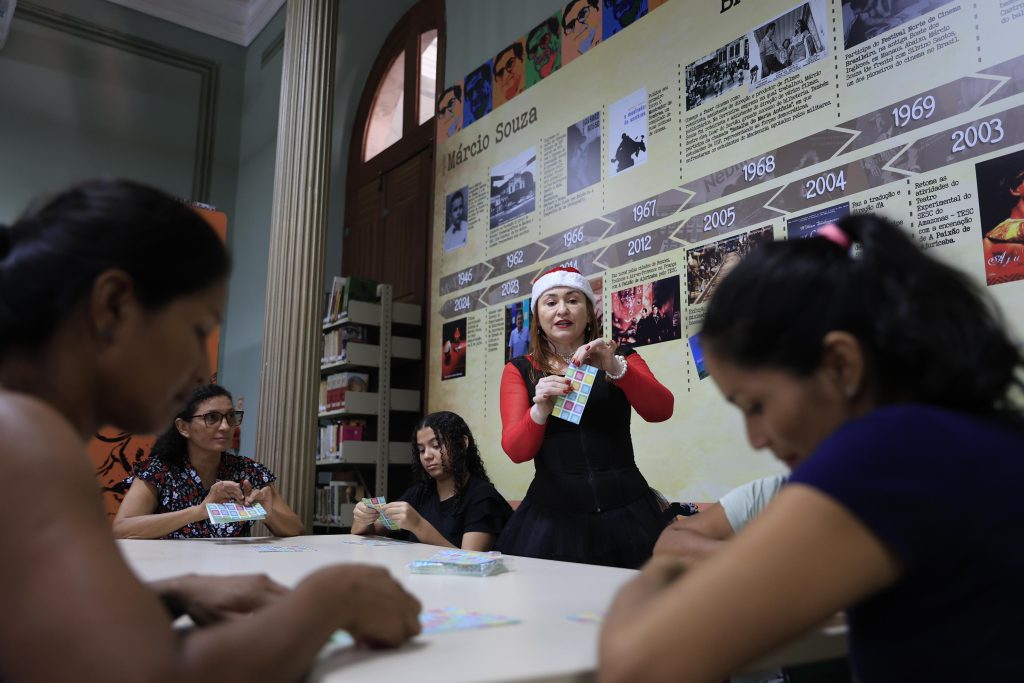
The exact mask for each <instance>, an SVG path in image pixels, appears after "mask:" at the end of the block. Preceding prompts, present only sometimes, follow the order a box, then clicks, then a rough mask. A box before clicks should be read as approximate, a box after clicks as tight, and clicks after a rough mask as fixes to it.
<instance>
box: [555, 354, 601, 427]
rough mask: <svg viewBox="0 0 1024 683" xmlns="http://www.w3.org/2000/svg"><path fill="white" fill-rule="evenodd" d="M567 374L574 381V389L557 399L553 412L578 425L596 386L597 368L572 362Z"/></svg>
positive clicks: (556, 415) (566, 371)
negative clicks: (576, 364)
mask: <svg viewBox="0 0 1024 683" xmlns="http://www.w3.org/2000/svg"><path fill="white" fill-rule="evenodd" d="M565 376H566V378H567V379H568V380H569V381H570V382H572V391H571V392H569V393H568V394H567V395H565V396H559V397H558V398H556V399H555V408H554V410H552V411H551V414H552V415H554V416H555V417H560V418H562V419H563V420H568V421H569V422H572V423H573V424H577V425H578V424H579V423H580V418H582V417H583V407H584V406H586V405H587V400H588V399H589V398H590V390H591V389H592V388H593V387H594V379H595V378H596V377H597V368H595V367H594V366H593V365H581V366H579V367H576V366H575V365H572V364H570V365H569V367H568V368H566V370H565Z"/></svg>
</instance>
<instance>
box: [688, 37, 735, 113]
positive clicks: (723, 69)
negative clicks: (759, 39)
mask: <svg viewBox="0 0 1024 683" xmlns="http://www.w3.org/2000/svg"><path fill="white" fill-rule="evenodd" d="M749 71H750V38H748V37H747V36H743V37H742V38H737V39H736V40H734V41H732V42H731V43H728V44H726V45H723V46H722V47H720V48H718V49H717V50H715V51H714V52H712V53H711V54H707V55H704V56H703V57H701V58H700V59H698V60H696V61H694V62H691V63H690V64H687V65H686V111H690V110H691V109H695V108H696V107H699V106H700V105H702V104H704V103H705V102H710V101H711V100H713V99H715V98H717V97H721V96H722V95H724V94H725V93H727V92H729V91H730V90H733V89H734V88H738V87H739V86H741V85H743V84H744V83H745V82H746V81H747V80H748V78H749V76H748V74H749Z"/></svg>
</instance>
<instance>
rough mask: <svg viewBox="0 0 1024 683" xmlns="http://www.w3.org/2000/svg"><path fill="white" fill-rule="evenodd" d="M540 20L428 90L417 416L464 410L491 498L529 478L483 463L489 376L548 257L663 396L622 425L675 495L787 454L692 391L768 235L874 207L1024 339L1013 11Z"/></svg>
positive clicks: (639, 5)
mask: <svg viewBox="0 0 1024 683" xmlns="http://www.w3.org/2000/svg"><path fill="white" fill-rule="evenodd" d="M553 10H555V11H554V13H553V14H552V15H551V16H550V17H546V18H544V17H539V18H538V23H537V25H536V27H535V28H534V29H531V31H528V32H527V33H526V34H525V35H524V36H522V37H521V38H520V39H519V40H517V41H513V42H512V43H511V44H510V45H509V46H506V47H501V48H500V49H498V50H495V53H494V54H493V55H491V56H488V57H486V59H485V61H484V63H483V64H481V66H480V67H478V68H477V69H474V70H473V71H471V72H470V74H467V75H466V77H465V78H463V79H461V80H459V81H457V82H456V83H453V84H451V85H449V87H448V88H447V89H446V90H445V91H444V92H443V93H442V94H441V96H440V97H439V99H438V118H437V123H438V154H437V156H436V163H437V168H436V178H437V185H436V191H437V196H436V198H435V224H437V225H443V226H445V230H444V233H440V231H439V234H438V239H437V240H436V243H435V244H434V246H433V254H432V259H433V272H435V273H439V274H440V277H438V278H437V279H436V280H435V282H434V283H433V287H435V289H434V290H433V291H432V297H431V300H432V301H433V305H432V310H431V312H430V314H431V317H432V323H433V325H432V329H434V330H440V331H441V333H440V335H437V338H436V339H431V340H430V359H431V371H430V383H431V392H430V395H431V406H430V409H431V410H439V409H448V410H454V411H456V412H458V413H460V414H462V415H463V416H464V417H465V418H466V419H467V421H468V422H469V424H470V426H471V427H472V429H473V431H474V434H476V436H477V439H478V441H479V442H480V443H481V447H482V452H483V454H484V457H485V460H486V461H487V465H488V468H489V470H490V472H491V474H492V478H493V479H494V480H495V483H496V485H497V486H498V487H499V489H500V490H501V491H502V492H503V493H504V494H505V495H506V496H507V497H509V498H520V497H522V495H523V494H524V493H525V488H526V486H527V484H528V483H529V481H530V479H531V478H532V474H533V471H532V466H531V465H529V464H523V465H514V464H512V463H511V462H509V461H508V459H507V458H506V457H505V456H504V454H503V453H502V452H501V448H500V436H501V421H500V415H499V412H498V388H499V384H500V376H501V371H502V369H503V367H504V365H505V363H506V362H507V361H508V359H509V358H510V357H511V355H512V354H513V353H515V352H519V351H521V348H522V346H521V339H519V338H518V337H521V333H519V332H518V331H517V330H518V328H517V316H520V317H525V318H527V319H526V321H525V323H526V327H527V329H528V326H529V321H528V316H529V309H530V306H529V290H530V284H531V281H532V280H533V278H534V277H535V276H536V275H537V274H539V273H540V272H543V271H544V270H546V269H547V268H550V267H552V266H554V265H560V264H566V265H572V266H575V267H577V268H579V269H580V270H581V271H582V272H583V273H584V274H585V275H586V276H587V277H588V278H590V279H591V282H592V283H594V285H595V290H598V291H599V292H600V295H599V298H600V301H601V302H602V309H603V310H602V314H603V315H602V318H603V326H604V330H605V334H606V336H610V337H613V338H615V339H617V340H619V341H620V343H624V344H629V345H632V346H634V347H636V348H637V349H638V350H639V352H640V353H641V355H643V356H644V358H645V359H646V360H647V361H648V363H650V365H651V367H652V369H653V370H654V371H655V374H656V375H657V376H658V377H659V379H661V380H662V381H664V382H665V384H666V385H667V386H668V387H669V388H670V389H672V391H673V393H674V394H675V396H676V407H675V413H674V415H673V417H672V419H671V420H669V421H668V422H666V423H662V424H656V425H648V424H645V423H643V422H642V421H639V420H635V421H634V423H633V427H632V431H633V440H634V444H635V446H636V452H637V461H638V464H639V465H640V468H641V470H642V471H643V472H644V474H645V475H646V476H647V478H648V480H649V481H650V482H651V484H652V486H654V487H655V488H658V489H659V490H661V491H662V492H663V493H665V494H666V496H668V497H669V498H670V499H675V500H715V499H717V497H718V496H720V495H721V494H722V493H724V492H725V491H726V490H728V489H730V488H732V487H733V486H735V485H738V484H740V483H743V482H745V481H748V480H750V479H753V478H756V477H759V476H764V475H767V474H770V473H774V472H777V471H779V469H780V467H781V466H780V465H778V464H777V463H775V461H774V460H773V459H772V458H771V457H770V455H768V454H765V453H754V452H752V451H751V449H750V447H749V446H748V445H747V444H746V441H745V434H744V431H743V427H742V422H741V420H740V416H739V415H738V413H736V412H735V410H734V409H732V408H731V407H730V406H729V405H727V404H726V403H725V401H724V400H723V399H722V398H721V397H720V395H719V394H718V392H717V390H716V389H715V388H714V386H713V383H712V382H710V381H704V380H705V378H706V377H707V373H706V370H705V368H704V365H703V354H702V352H701V350H700V341H699V334H700V322H701V318H702V314H703V308H704V306H705V304H706V302H707V300H708V299H709V298H710V296H711V295H712V294H713V292H714V288H715V286H716V285H717V282H718V281H720V279H721V277H722V276H723V274H724V273H726V272H728V270H729V268H730V267H731V266H732V265H733V264H734V263H735V262H736V261H738V260H739V259H740V258H742V256H743V254H745V253H746V252H747V251H749V250H750V249H751V248H753V247H754V246H755V245H756V244H757V243H759V242H761V241H764V240H769V239H800V238H804V237H809V236H812V235H813V234H814V232H815V230H816V229H817V228H818V227H820V226H821V225H824V224H826V223H828V222H831V221H833V220H836V219H838V218H840V217H842V216H844V215H847V214H849V213H851V212H862V211H878V212H880V213H883V214H885V215H887V216H888V217H890V218H892V219H893V220H894V221H895V222H896V223H897V224H898V225H900V226H901V227H902V229H904V230H906V231H907V232H908V234H910V235H912V236H914V237H915V238H916V239H917V241H918V242H919V243H920V245H921V246H922V248H924V249H927V250H928V251H929V253H931V254H932V255H934V256H936V257H937V258H940V259H942V260H944V261H946V262H948V263H951V264H952V265H955V266H957V267H959V268H961V269H962V270H964V271H965V272H967V273H968V274H969V275H970V276H971V277H972V279H974V280H975V281H977V282H978V283H979V285H981V286H987V288H988V290H989V293H990V294H991V295H993V296H994V297H995V298H996V300H997V301H998V303H999V304H1000V306H1001V307H1002V309H1003V310H1004V313H1005V314H1006V318H1007V319H1008V320H1009V321H1010V324H1011V325H1012V326H1013V328H1014V329H1013V332H1014V333H1015V334H1017V335H1019V334H1020V324H1019V323H1018V322H1017V321H1020V320H1024V317H1022V316H1021V315H1020V313H1021V309H1022V305H1021V303H1020V302H1019V300H1020V293H1021V289H1020V288H1021V287H1022V286H1024V285H1022V281H1024V116H1022V115H1021V114H1022V109H1024V44H1021V43H1020V41H1019V40H1016V38H1017V37H1018V36H1019V35H1020V33H1021V31H1022V29H1024V0H994V1H993V2H975V1H972V0H807V1H804V2H794V1H793V0H771V1H768V0H764V1H762V2H758V3H753V2H742V3H741V2H737V1H735V0H707V1H697V0H668V2H654V1H650V0H648V1H639V0H632V1H630V2H619V1H617V0H574V1H573V2H568V3H567V4H564V5H562V6H561V7H555V8H553ZM481 57H482V58H483V56H481ZM442 382H443V384H442Z"/></svg>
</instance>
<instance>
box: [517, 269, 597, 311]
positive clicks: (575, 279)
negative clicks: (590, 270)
mask: <svg viewBox="0 0 1024 683" xmlns="http://www.w3.org/2000/svg"><path fill="white" fill-rule="evenodd" d="M555 287H571V288H572V289H577V290H579V291H581V292H583V294H584V296H586V297H587V298H588V299H590V303H591V305H593V306H597V301H596V297H595V296H594V290H593V289H592V288H591V286H590V283H589V282H587V278H585V277H583V273H581V272H580V271H578V270H576V269H575V268H570V267H568V266H558V267H556V268H552V269H551V270H549V271H547V272H546V273H544V274H542V275H541V276H540V277H538V278H537V279H536V280H534V281H533V291H532V292H530V305H531V308H533V310H534V312H536V311H537V302H538V301H539V300H540V297H541V296H542V295H543V294H544V292H546V291H548V290H549V289H554V288H555Z"/></svg>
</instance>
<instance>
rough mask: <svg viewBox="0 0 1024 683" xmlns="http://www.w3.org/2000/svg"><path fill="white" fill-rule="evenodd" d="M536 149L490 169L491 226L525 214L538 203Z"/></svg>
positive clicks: (493, 226)
mask: <svg viewBox="0 0 1024 683" xmlns="http://www.w3.org/2000/svg"><path fill="white" fill-rule="evenodd" d="M536 177H537V148H536V147H531V148H529V149H527V150H524V151H522V152H520V153H519V154H517V155H515V156H514V157H512V158H511V159H508V160H507V161H503V162H501V163H500V164H498V165H497V166H494V167H492V168H491V228H492V229H493V228H496V227H498V226H499V225H501V224H502V223H506V222H508V221H510V220H512V219H513V218H518V217H519V216H525V215H526V214H528V213H530V212H532V211H533V210H534V209H535V208H536V206H537V201H536V198H537V185H536V181H535V179H536Z"/></svg>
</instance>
